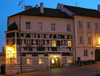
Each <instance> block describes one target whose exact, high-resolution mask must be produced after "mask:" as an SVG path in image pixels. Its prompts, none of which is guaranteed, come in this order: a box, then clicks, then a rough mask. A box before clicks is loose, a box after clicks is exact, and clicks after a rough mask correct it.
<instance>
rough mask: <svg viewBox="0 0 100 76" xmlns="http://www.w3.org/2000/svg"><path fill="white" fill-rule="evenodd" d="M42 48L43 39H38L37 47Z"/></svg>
mask: <svg viewBox="0 0 100 76" xmlns="http://www.w3.org/2000/svg"><path fill="white" fill-rule="evenodd" d="M39 44H40V45H39ZM43 46H44V42H43V39H38V47H43Z"/></svg>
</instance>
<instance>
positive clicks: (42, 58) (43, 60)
mask: <svg viewBox="0 0 100 76" xmlns="http://www.w3.org/2000/svg"><path fill="white" fill-rule="evenodd" d="M39 59H42V61H43V62H42V63H41V64H40V63H39V62H38V64H39V65H43V64H44V58H43V57H39ZM38 61H39V60H38Z"/></svg>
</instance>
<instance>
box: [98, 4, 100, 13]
mask: <svg viewBox="0 0 100 76" xmlns="http://www.w3.org/2000/svg"><path fill="white" fill-rule="evenodd" d="M98 11H99V12H100V4H98Z"/></svg>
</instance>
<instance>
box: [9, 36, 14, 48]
mask: <svg viewBox="0 0 100 76" xmlns="http://www.w3.org/2000/svg"><path fill="white" fill-rule="evenodd" d="M13 43H14V41H13V38H11V39H8V45H9V46H13Z"/></svg>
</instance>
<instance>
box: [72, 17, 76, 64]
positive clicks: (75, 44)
mask: <svg viewBox="0 0 100 76" xmlns="http://www.w3.org/2000/svg"><path fill="white" fill-rule="evenodd" d="M73 25H74V26H73V27H74V64H76V38H75V18H74V19H73Z"/></svg>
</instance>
